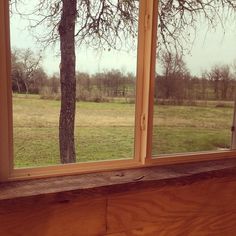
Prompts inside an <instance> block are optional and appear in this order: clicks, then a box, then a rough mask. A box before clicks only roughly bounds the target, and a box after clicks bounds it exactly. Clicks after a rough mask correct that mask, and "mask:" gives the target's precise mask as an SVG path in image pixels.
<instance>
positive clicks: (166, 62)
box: [160, 52, 188, 99]
mask: <svg viewBox="0 0 236 236" xmlns="http://www.w3.org/2000/svg"><path fill="white" fill-rule="evenodd" d="M160 60H161V64H162V68H163V75H164V81H165V82H164V89H165V98H167V99H169V98H175V99H179V98H180V97H183V95H184V91H183V89H184V86H183V83H185V77H186V76H187V74H188V70H187V67H186V64H185V62H184V60H183V55H178V54H174V53H170V52H163V53H162V54H161V59H160Z"/></svg>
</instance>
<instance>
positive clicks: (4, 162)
mask: <svg viewBox="0 0 236 236" xmlns="http://www.w3.org/2000/svg"><path fill="white" fill-rule="evenodd" d="M157 5H158V0H140V3H139V8H140V9H139V26H138V49H137V74H136V78H137V82H136V105H135V135H134V136H135V145H134V158H133V159H127V160H108V161H97V162H88V163H73V164H63V165H55V166H47V167H30V168H20V169H14V167H13V122H12V92H11V81H10V79H9V78H10V69H11V65H10V60H11V57H10V29H9V28H10V26H9V1H8V0H3V1H0V58H3V60H2V62H1V63H0V108H3V109H0V130H1V133H0V182H1V181H12V180H22V179H31V178H41V177H49V176H59V175H71V174H79V173H88V172H98V171H105V170H117V169H128V168H137V167H147V166H152V165H166V164H175V163H184V162H196V161H207V160H216V159H221V158H226V157H227V158H231V157H235V155H236V151H235V150H229V151H220V152H219V151H218V152H215V151H213V152H196V153H181V154H173V155H162V156H158V158H155V157H154V156H152V127H153V107H154V106H153V105H154V79H155V64H156V40H157V11H156V10H154V9H157Z"/></svg>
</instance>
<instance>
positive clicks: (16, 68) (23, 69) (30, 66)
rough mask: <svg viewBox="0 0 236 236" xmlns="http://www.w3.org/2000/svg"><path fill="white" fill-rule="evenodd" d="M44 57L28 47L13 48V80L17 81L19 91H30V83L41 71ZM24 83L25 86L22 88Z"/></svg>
mask: <svg viewBox="0 0 236 236" xmlns="http://www.w3.org/2000/svg"><path fill="white" fill-rule="evenodd" d="M41 60H42V57H41V55H40V54H35V53H34V52H33V51H31V50H30V49H29V48H28V49H14V50H12V80H13V81H15V82H16V84H17V87H18V92H21V91H25V93H26V94H28V93H29V89H30V85H31V83H33V80H34V79H35V73H36V71H39V70H40V69H41V68H40V63H41ZM22 84H23V86H24V88H22Z"/></svg>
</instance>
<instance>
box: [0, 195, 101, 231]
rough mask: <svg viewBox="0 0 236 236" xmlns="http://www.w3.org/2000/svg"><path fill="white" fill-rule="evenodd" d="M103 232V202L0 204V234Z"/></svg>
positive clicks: (33, 201)
mask: <svg viewBox="0 0 236 236" xmlns="http://www.w3.org/2000/svg"><path fill="white" fill-rule="evenodd" d="M105 231H106V200H103V199H99V200H93V201H82V202H81V201H78V200H72V201H70V200H68V199H64V198H57V199H51V198H49V199H47V201H46V200H45V197H43V198H41V199H38V200H36V201H35V200H34V199H31V200H29V199H27V200H25V199H23V200H22V199H21V200H19V199H18V200H17V201H12V203H11V202H10V201H8V202H7V204H6V202H4V201H2V202H0V235H3V236H16V235H17V236H32V235H33V236H65V235H66V236H77V235H80V236H95V235H97V236H101V235H104V234H105Z"/></svg>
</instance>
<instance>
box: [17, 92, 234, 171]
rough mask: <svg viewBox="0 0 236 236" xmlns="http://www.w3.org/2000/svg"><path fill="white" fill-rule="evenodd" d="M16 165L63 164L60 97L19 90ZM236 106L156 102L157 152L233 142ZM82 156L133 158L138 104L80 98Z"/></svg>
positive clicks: (78, 128)
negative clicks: (231, 140) (135, 109)
mask: <svg viewBox="0 0 236 236" xmlns="http://www.w3.org/2000/svg"><path fill="white" fill-rule="evenodd" d="M13 104H14V106H13V110H14V111H13V117H14V153H15V165H16V166H17V167H25V166H45V165H51V164H59V147H58V116H59V115H58V114H59V107H60V102H59V101H54V100H42V99H39V97H38V96H32V95H30V96H27V97H26V96H24V95H21V96H20V95H14V98H13ZM232 114H233V108H232V107H229V106H226V107H215V104H214V103H210V105H209V106H207V107H200V106H164V105H160V106H158V107H157V106H156V107H155V115H154V131H153V154H154V155H159V154H167V153H178V152H192V151H208V150H218V149H222V148H229V144H230V136H231V133H230V127H231V123H232ZM75 136H76V153H77V161H78V162H84V161H93V160H105V159H120V158H132V156H133V146H134V104H124V103H88V102H87V103H86V102H79V103H77V114H76V130H75Z"/></svg>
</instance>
